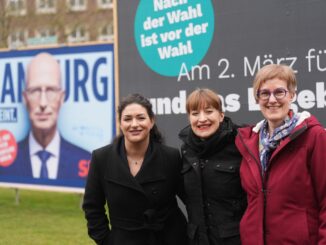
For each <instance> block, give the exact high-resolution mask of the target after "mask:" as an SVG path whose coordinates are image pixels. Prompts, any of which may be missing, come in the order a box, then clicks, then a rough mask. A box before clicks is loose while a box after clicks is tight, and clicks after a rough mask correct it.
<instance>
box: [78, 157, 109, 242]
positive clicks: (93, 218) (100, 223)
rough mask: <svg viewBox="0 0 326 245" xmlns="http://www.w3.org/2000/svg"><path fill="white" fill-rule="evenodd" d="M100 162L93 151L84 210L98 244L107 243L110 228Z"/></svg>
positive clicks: (89, 230)
mask: <svg viewBox="0 0 326 245" xmlns="http://www.w3.org/2000/svg"><path fill="white" fill-rule="evenodd" d="M99 164H100V162H98V160H97V159H96V155H95V152H93V154H92V159H91V164H90V170H89V173H88V178H87V182H86V187H85V194H84V202H83V210H84V212H85V218H86V220H87V228H88V234H89V236H90V237H91V238H92V239H93V240H94V241H95V242H96V243H97V244H107V241H108V238H109V234H110V229H109V221H108V217H107V215H106V212H105V203H106V200H105V194H104V190H103V186H102V184H101V183H102V181H101V174H100V173H101V171H100V168H99Z"/></svg>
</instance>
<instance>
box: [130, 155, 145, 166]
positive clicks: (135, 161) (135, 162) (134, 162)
mask: <svg viewBox="0 0 326 245" xmlns="http://www.w3.org/2000/svg"><path fill="white" fill-rule="evenodd" d="M127 158H128V162H129V163H130V164H135V165H138V164H140V163H142V162H143V160H144V158H143V157H142V158H140V159H138V160H136V159H133V158H131V157H129V156H127Z"/></svg>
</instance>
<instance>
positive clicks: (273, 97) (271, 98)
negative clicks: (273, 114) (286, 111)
mask: <svg viewBox="0 0 326 245" xmlns="http://www.w3.org/2000/svg"><path fill="white" fill-rule="evenodd" d="M268 101H269V102H277V99H276V98H275V96H274V94H273V93H271V95H270V96H269V99H268Z"/></svg>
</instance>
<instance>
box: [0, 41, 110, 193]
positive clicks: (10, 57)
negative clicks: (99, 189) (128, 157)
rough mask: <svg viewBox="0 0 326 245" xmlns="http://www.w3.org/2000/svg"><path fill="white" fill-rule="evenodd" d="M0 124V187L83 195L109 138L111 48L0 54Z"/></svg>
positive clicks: (25, 51)
mask: <svg viewBox="0 0 326 245" xmlns="http://www.w3.org/2000/svg"><path fill="white" fill-rule="evenodd" d="M32 61H33V62H32ZM0 125H1V127H0V186H16V187H30V188H36V189H37V188H42V189H62V190H76V191H78V190H80V191H83V188H84V185H85V181H86V177H87V174H88V168H89V163H90V158H91V152H92V151H93V150H94V149H96V148H99V147H101V146H103V145H106V144H108V143H110V142H111V140H112V139H113V137H114V136H115V127H116V125H115V83H114V52H113V44H97V45H85V46H62V47H56V48H40V49H30V50H12V51H2V52H0Z"/></svg>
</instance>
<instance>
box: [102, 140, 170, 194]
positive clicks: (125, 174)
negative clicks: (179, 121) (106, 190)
mask: <svg viewBox="0 0 326 245" xmlns="http://www.w3.org/2000/svg"><path fill="white" fill-rule="evenodd" d="M120 143H121V140H120V141H119V142H116V143H114V144H113V147H111V148H110V149H111V152H110V153H109V156H108V158H107V162H106V166H107V167H106V172H105V179H106V180H107V181H110V182H113V183H115V184H118V185H122V186H125V187H127V188H130V189H134V190H136V191H139V192H141V193H143V194H145V192H144V190H143V187H142V184H145V183H148V182H157V181H163V180H165V179H166V175H165V164H166V163H165V162H164V157H163V156H161V151H160V145H159V144H156V143H153V144H152V151H151V152H150V153H149V154H148V155H147V156H146V157H145V159H144V162H143V165H142V167H141V169H140V170H139V172H138V173H137V175H136V176H135V177H134V176H132V175H131V173H130V170H129V167H128V163H127V162H126V160H124V158H123V157H122V156H121V155H120V154H119V147H120Z"/></svg>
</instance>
